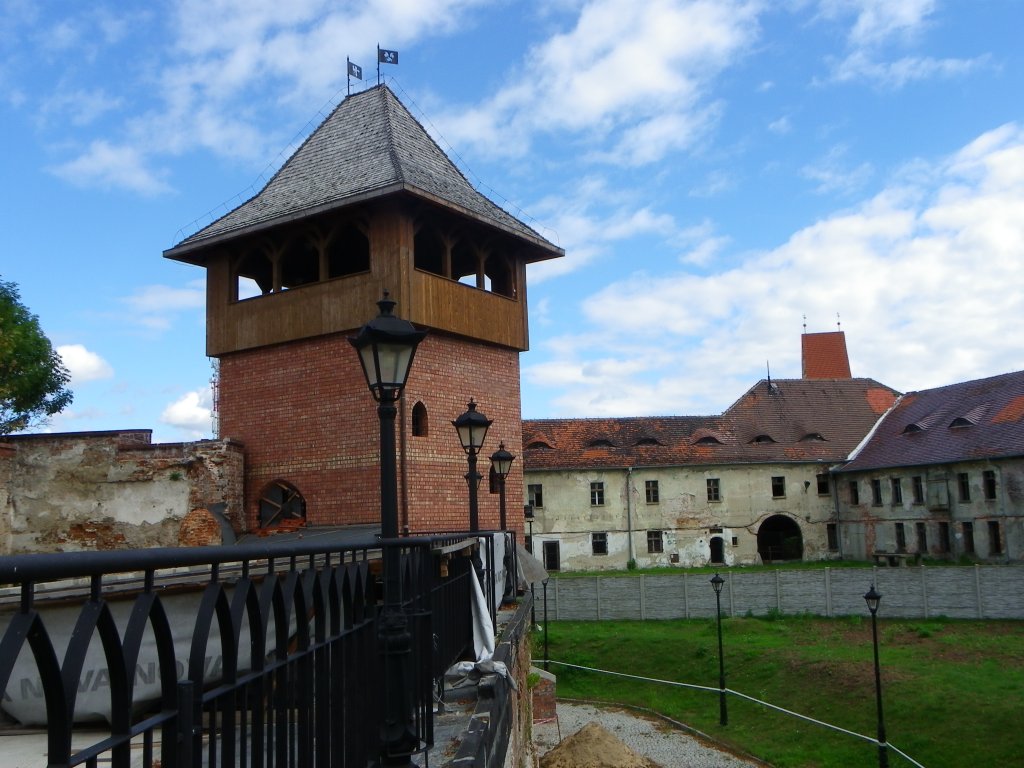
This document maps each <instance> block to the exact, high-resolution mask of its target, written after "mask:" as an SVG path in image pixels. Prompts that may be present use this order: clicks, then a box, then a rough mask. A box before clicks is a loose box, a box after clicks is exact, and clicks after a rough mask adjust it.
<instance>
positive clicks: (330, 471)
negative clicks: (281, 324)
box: [219, 333, 523, 532]
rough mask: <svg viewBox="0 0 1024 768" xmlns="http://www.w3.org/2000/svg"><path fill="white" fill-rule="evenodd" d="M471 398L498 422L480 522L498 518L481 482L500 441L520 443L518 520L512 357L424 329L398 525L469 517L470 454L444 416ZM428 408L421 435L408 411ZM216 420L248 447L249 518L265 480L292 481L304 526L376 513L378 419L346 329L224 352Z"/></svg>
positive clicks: (510, 496) (484, 460)
mask: <svg viewBox="0 0 1024 768" xmlns="http://www.w3.org/2000/svg"><path fill="white" fill-rule="evenodd" d="M470 397H472V398H474V399H475V400H476V401H477V404H478V407H479V410H480V411H481V412H482V413H484V414H485V415H486V416H487V417H488V418H490V419H492V420H493V421H494V424H493V425H492V427H491V430H490V432H489V433H488V436H487V440H486V443H485V445H484V450H483V455H482V456H481V457H480V461H479V464H478V468H477V469H478V471H479V472H480V474H481V475H483V477H484V480H483V482H482V483H481V486H480V492H479V502H480V526H481V528H482V529H487V528H496V527H497V526H498V495H497V494H490V493H489V492H488V483H487V475H488V471H489V468H490V462H489V457H490V454H491V453H492V452H493V451H495V450H497V448H498V444H499V442H500V441H501V440H504V442H505V446H506V447H507V448H509V449H510V450H512V451H513V452H514V453H517V460H516V462H514V463H513V465H512V472H511V474H510V475H509V478H508V481H507V483H506V499H507V500H506V506H507V510H508V519H509V521H510V524H511V523H513V522H514V523H515V525H516V527H517V529H518V530H520V531H521V530H522V527H523V524H522V505H523V499H522V459H521V457H519V456H518V447H519V446H521V445H522V426H521V423H522V422H521V411H520V402H519V355H518V353H517V352H516V351H515V350H511V349H506V348H503V347H496V346H492V345H487V344H482V343H479V342H474V341H471V340H466V339H462V338H457V337H454V336H449V335H445V334H441V333H432V334H430V335H428V336H427V338H426V339H425V340H424V342H423V343H422V344H421V345H420V347H419V349H418V350H417V353H416V358H415V360H414V362H413V369H412V373H411V376H410V379H409V383H408V385H407V387H406V392H405V395H404V397H403V400H402V402H401V403H400V408H399V414H398V419H397V422H396V423H397V429H396V442H397V444H398V452H399V465H398V481H399V508H400V512H399V517H400V519H399V527H400V528H402V527H405V526H408V528H409V529H410V530H411V531H414V532H417V531H438V530H465V529H466V528H467V527H468V520H469V513H468V489H467V486H466V481H465V479H464V475H465V474H466V471H467V463H466V455H465V453H463V451H462V448H461V447H460V445H459V441H458V436H457V435H456V432H455V428H454V427H453V426H452V425H451V421H452V420H453V419H454V418H456V417H457V416H458V415H459V414H461V413H462V412H463V411H464V410H465V409H466V404H467V403H468V402H469V399H470ZM417 402H422V403H423V404H424V406H425V407H426V409H427V416H428V433H427V435H426V436H425V437H413V436H412V431H411V422H412V409H413V406H414V405H415V404H416V403H417ZM219 418H220V430H221V435H222V436H223V437H224V438H230V439H234V440H238V441H240V442H241V443H242V444H243V445H244V449H245V466H246V475H245V499H246V501H245V510H246V512H245V518H246V523H247V527H249V528H252V527H255V526H256V524H257V521H258V514H259V499H260V496H261V491H262V490H263V488H264V487H265V486H266V485H267V484H268V483H270V482H271V481H273V480H278V479H280V480H285V481H287V482H289V483H291V484H292V485H293V486H294V487H295V488H297V489H298V490H299V492H300V493H301V494H302V495H303V497H304V498H305V500H306V512H307V519H308V521H309V523H310V524H312V525H347V524H356V523H376V522H378V521H379V520H380V475H379V469H378V464H379V440H380V437H379V435H380V427H379V421H378V419H377V412H376V408H375V403H374V400H373V397H372V395H371V394H370V392H369V390H368V389H367V387H366V383H365V380H364V378H363V374H362V370H361V368H360V366H359V361H358V359H357V357H356V353H355V350H353V349H352V347H351V345H350V344H349V343H348V341H347V338H346V335H345V334H335V335H331V336H322V337H318V338H315V339H308V340H303V341H297V342H292V343H289V344H282V345H278V346H272V347H263V348H260V349H255V350H247V351H243V352H237V353H232V354H230V355H225V356H224V357H222V358H221V360H220V407H219Z"/></svg>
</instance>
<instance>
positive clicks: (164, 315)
mask: <svg viewBox="0 0 1024 768" xmlns="http://www.w3.org/2000/svg"><path fill="white" fill-rule="evenodd" d="M122 301H123V302H124V303H125V304H126V305H127V306H128V307H129V308H130V309H131V310H132V315H131V319H132V321H133V322H135V323H138V324H140V325H143V326H145V327H147V328H150V329H152V330H157V331H162V330H166V329H168V328H170V327H171V323H172V321H173V320H174V318H175V317H176V316H177V315H178V314H179V313H181V312H188V311H191V310H202V309H204V308H205V307H206V290H205V281H204V280H201V279H200V280H193V281H191V282H189V283H188V284H187V285H186V286H185V287H184V288H175V287H172V286H169V285H145V286H143V287H142V288H140V289H139V290H137V291H136V292H135V293H134V294H132V295H131V296H127V297H125V298H124V299H122Z"/></svg>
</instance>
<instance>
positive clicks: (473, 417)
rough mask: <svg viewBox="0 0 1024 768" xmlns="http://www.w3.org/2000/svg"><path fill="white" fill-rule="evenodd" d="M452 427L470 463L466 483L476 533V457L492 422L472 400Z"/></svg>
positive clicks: (470, 521)
mask: <svg viewBox="0 0 1024 768" xmlns="http://www.w3.org/2000/svg"><path fill="white" fill-rule="evenodd" d="M452 426H454V427H455V430H456V431H457V432H458V433H459V442H460V443H462V450H464V451H465V452H466V456H467V457H468V461H469V472H467V473H466V483H467V484H468V485H469V530H470V531H474V532H475V531H479V530H480V511H479V509H478V505H477V489H478V488H479V487H480V473H479V472H477V471H476V455H477V454H478V453H480V449H481V448H482V447H483V444H484V438H485V437H487V428H488V427H489V426H491V420H490V419H488V418H487V417H486V416H484V415H483V414H482V413H480V412H479V411H477V409H476V403H474V402H473V400H472V399H470V401H469V405H468V406H467V411H466V412H465V413H464V414H462V415H461V416H459V418H457V419H455V421H453V422H452Z"/></svg>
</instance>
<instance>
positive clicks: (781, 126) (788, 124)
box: [768, 115, 793, 136]
mask: <svg viewBox="0 0 1024 768" xmlns="http://www.w3.org/2000/svg"><path fill="white" fill-rule="evenodd" d="M768 130H769V131H771V132H772V133H775V134H778V135H779V136H783V135H785V134H787V133H789V132H790V131H792V130H793V123H792V121H791V120H790V119H789V116H788V115H783V116H782V117H780V118H779V119H778V120H772V121H771V122H770V123H768Z"/></svg>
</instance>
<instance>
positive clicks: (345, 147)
mask: <svg viewBox="0 0 1024 768" xmlns="http://www.w3.org/2000/svg"><path fill="white" fill-rule="evenodd" d="M399 192H405V193H409V194H412V195H415V196H418V197H420V198H423V199H426V200H429V201H431V202H434V203H438V204H440V205H443V206H445V207H447V208H449V209H452V210H455V211H456V212H458V213H460V214H462V215H465V216H468V217H470V218H473V219H476V220H478V221H480V222H482V223H484V224H487V225H489V226H493V227H498V228H500V229H502V230H504V231H506V232H507V233H509V234H511V235H514V236H516V237H519V238H522V239H525V240H528V241H530V243H531V244H532V245H534V246H537V247H539V248H540V249H541V250H542V251H547V252H548V253H549V254H550V257H554V256H560V255H561V254H562V253H563V252H562V249H561V248H558V247H557V246H555V245H552V244H551V243H550V242H548V241H547V240H546V239H544V238H543V237H541V236H540V235H539V234H538V233H537V232H536V231H534V230H533V229H532V228H530V227H528V226H527V225H526V224H524V223H522V222H521V221H519V220H518V219H517V218H515V217H514V216H512V215H511V214H509V213H508V212H507V211H505V210H504V209H502V208H501V207H499V206H498V205H496V204H495V203H493V202H491V201H490V200H489V199H487V198H486V197H485V196H484V195H482V194H480V193H479V192H477V191H476V189H474V188H473V186H472V185H471V184H470V183H469V181H468V180H467V179H466V177H465V176H463V175H462V173H461V172H460V171H459V169H458V168H457V167H456V166H455V165H454V163H452V161H451V160H450V159H449V158H448V156H447V155H445V153H444V151H443V150H442V149H441V148H440V147H439V146H438V145H437V143H436V142H435V141H434V140H433V139H432V138H431V137H430V135H429V134H428V133H427V131H426V130H425V129H424V128H423V126H422V125H421V124H420V123H419V121H417V120H416V118H415V117H413V116H412V114H410V112H409V110H407V109H406V108H405V106H404V105H403V104H402V103H401V101H399V99H398V97H397V96H395V94H394V93H393V92H392V91H391V89H390V88H388V87H387V86H386V85H378V86H375V87H373V88H369V89H367V90H365V91H362V92H360V93H355V94H352V95H351V96H348V97H347V98H346V99H345V100H344V101H342V102H341V103H340V104H339V105H338V106H337V107H336V108H335V109H334V111H332V112H331V114H330V115H328V116H327V118H326V119H325V120H324V121H323V122H322V123H321V124H320V126H319V127H317V129H316V130H315V131H313V133H312V134H310V136H309V137H308V138H307V139H306V140H305V141H304V142H303V143H302V145H301V146H300V147H299V148H298V149H297V150H296V151H295V153H294V154H293V155H292V156H291V157H290V158H288V160H287V161H286V162H285V164H284V165H283V166H281V168H280V169H279V170H278V171H277V173H276V174H274V176H273V177H272V178H271V179H270V181H269V182H267V185H266V186H265V187H264V188H263V189H262V190H261V191H260V192H259V193H257V194H256V195H255V196H254V197H252V198H250V199H249V200H247V201H246V202H244V203H242V204H241V205H240V206H238V207H237V208H235V209H234V210H233V211H231V212H230V213H228V214H227V215H225V216H223V217H221V218H220V219H218V220H217V221H215V222H213V223H212V224H210V225H208V226H206V227H204V228H203V229H201V230H200V231H199V232H196V233H195V234H194V235H191V236H190V237H188V238H186V239H185V240H183V241H182V242H180V243H178V244H177V245H176V246H174V247H173V248H171V249H170V250H168V251H167V252H166V253H165V255H166V256H168V257H170V258H185V259H186V260H187V256H186V254H188V253H189V252H190V251H194V250H197V249H200V248H202V247H204V246H206V245H209V244H211V243H214V242H217V241H218V240H221V239H224V238H227V237H231V236H233V235H237V234H240V233H242V232H251V231H258V230H260V229H264V228H267V227H270V226H274V225H276V224H279V223H282V222H285V221H289V220H292V219H296V218H299V217H303V216H306V215H311V214H314V213H320V212H323V211H327V210H331V209H334V208H340V207H343V206H345V205H349V204H352V203H356V202H360V201H363V200H367V199H371V198H376V197H383V196H385V195H391V194H395V193H399ZM548 257H549V256H547V255H540V256H538V254H537V253H536V252H535V253H534V254H533V258H532V259H530V258H528V260H536V259H537V258H548Z"/></svg>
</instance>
